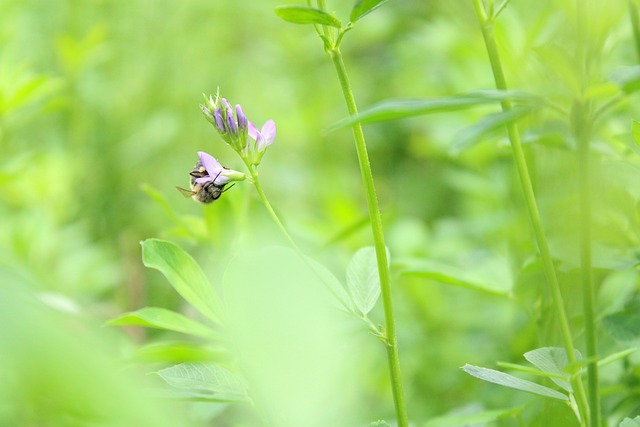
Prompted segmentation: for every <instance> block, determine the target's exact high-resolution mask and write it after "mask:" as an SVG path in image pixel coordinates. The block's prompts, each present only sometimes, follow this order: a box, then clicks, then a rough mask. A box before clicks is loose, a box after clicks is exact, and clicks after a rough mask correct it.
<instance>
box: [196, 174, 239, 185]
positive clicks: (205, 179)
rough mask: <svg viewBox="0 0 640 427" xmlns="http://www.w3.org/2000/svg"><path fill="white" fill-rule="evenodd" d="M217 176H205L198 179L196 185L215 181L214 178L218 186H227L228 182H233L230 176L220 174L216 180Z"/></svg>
mask: <svg viewBox="0 0 640 427" xmlns="http://www.w3.org/2000/svg"><path fill="white" fill-rule="evenodd" d="M216 175H217V174H216ZM216 175H214V176H203V177H202V178H196V183H197V184H204V183H205V182H210V181H213V179H214V178H215V181H213V183H214V184H216V185H222V184H226V183H227V182H229V181H231V178H229V177H228V176H224V175H222V174H220V175H218V177H217V178H216Z"/></svg>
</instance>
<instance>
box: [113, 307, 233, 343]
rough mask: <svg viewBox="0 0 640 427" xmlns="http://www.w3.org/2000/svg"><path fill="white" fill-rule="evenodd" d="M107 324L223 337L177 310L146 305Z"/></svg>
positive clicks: (204, 336) (215, 337) (210, 337)
mask: <svg viewBox="0 0 640 427" xmlns="http://www.w3.org/2000/svg"><path fill="white" fill-rule="evenodd" d="M107 325H110V326H115V325H137V326H146V327H148V328H156V329H166V330H168V331H175V332H181V333H183V334H189V335H194V336H197V337H202V338H209V339H220V338H221V336H220V334H218V333H217V332H215V331H214V330H213V329H211V328H208V327H207V326H205V325H203V324H202V323H199V322H196V321H195V320H193V319H189V318H188V317H186V316H183V315H182V314H179V313H176V312H175V311H171V310H167V309H165V308H158V307H144V308H141V309H140V310H137V311H131V312H129V313H124V314H123V315H121V316H119V317H116V318H115V319H113V320H110V321H108V322H107Z"/></svg>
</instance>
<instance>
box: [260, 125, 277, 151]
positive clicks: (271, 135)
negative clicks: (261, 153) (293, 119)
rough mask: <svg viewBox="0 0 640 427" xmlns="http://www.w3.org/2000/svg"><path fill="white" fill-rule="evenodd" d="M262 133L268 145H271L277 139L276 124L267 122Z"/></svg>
mask: <svg viewBox="0 0 640 427" xmlns="http://www.w3.org/2000/svg"><path fill="white" fill-rule="evenodd" d="M260 133H261V134H262V136H264V139H266V140H267V145H271V143H272V142H273V140H274V139H276V122H274V121H273V120H267V122H266V123H265V124H264V126H262V130H261V131H260Z"/></svg>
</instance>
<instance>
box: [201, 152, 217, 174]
mask: <svg viewBox="0 0 640 427" xmlns="http://www.w3.org/2000/svg"><path fill="white" fill-rule="evenodd" d="M198 156H199V157H200V163H202V166H204V168H205V169H206V170H207V173H208V174H209V175H211V176H212V177H215V176H216V175H217V174H218V173H219V172H220V171H221V170H222V165H221V164H220V162H219V161H217V160H216V158H215V157H213V156H212V155H211V154H209V153H205V152H204V151H198Z"/></svg>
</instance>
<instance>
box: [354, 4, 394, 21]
mask: <svg viewBox="0 0 640 427" xmlns="http://www.w3.org/2000/svg"><path fill="white" fill-rule="evenodd" d="M387 1H388V0H357V1H356V3H355V4H354V5H353V9H351V15H350V17H349V20H351V22H356V21H357V20H359V19H361V18H362V17H364V16H365V15H368V14H369V13H371V12H373V11H374V10H375V9H377V8H379V7H380V6H382V5H383V4H385V3H386V2H387Z"/></svg>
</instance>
